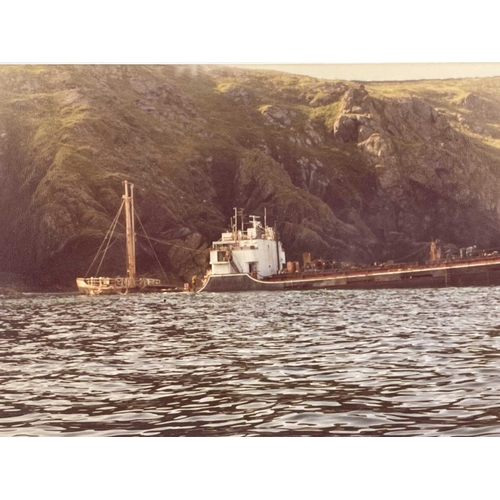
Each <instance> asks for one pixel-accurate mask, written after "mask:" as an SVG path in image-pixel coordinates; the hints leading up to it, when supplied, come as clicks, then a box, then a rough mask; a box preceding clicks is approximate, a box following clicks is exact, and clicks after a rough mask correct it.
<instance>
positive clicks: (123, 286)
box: [76, 181, 177, 295]
mask: <svg viewBox="0 0 500 500" xmlns="http://www.w3.org/2000/svg"><path fill="white" fill-rule="evenodd" d="M123 184H124V187H125V194H124V195H123V201H122V204H121V206H120V209H119V211H118V213H117V215H116V217H115V219H114V220H113V223H112V224H111V227H110V230H109V231H108V234H107V235H106V237H105V238H104V241H103V245H104V243H105V242H106V241H107V246H106V248H105V249H104V251H101V249H99V251H98V253H97V255H96V257H95V258H94V261H93V263H94V262H95V260H96V258H97V257H98V256H99V255H102V258H101V263H102V260H103V259H104V255H105V253H106V251H107V249H108V247H109V242H110V241H111V236H112V235H113V231H114V228H115V227H116V224H117V221H118V219H119V216H120V214H121V212H122V210H123V208H125V239H126V276H125V277H115V278H109V277H102V276H100V277H86V278H76V284H77V286H78V290H79V291H80V292H81V293H86V294H87V295H102V294H127V293H137V292H166V291H173V290H176V289H177V288H176V287H173V286H169V285H166V284H165V283H162V280H160V279H156V278H141V277H137V273H136V256H135V238H136V233H135V211H134V185H133V184H131V183H129V182H128V181H124V182H123ZM103 245H101V248H102V246H103ZM93 263H92V264H91V266H92V265H93Z"/></svg>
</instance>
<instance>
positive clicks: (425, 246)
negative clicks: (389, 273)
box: [394, 243, 430, 262]
mask: <svg viewBox="0 0 500 500" xmlns="http://www.w3.org/2000/svg"><path fill="white" fill-rule="evenodd" d="M428 246H430V243H426V244H425V245H424V246H423V247H421V248H419V249H418V250H415V252H412V253H411V254H409V255H407V256H405V257H402V258H401V259H396V260H394V262H401V261H404V260H406V259H407V258H408V257H411V256H412V255H415V254H417V253H419V252H421V251H422V250H425V249H426V248H427V247H428Z"/></svg>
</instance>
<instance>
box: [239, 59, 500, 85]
mask: <svg viewBox="0 0 500 500" xmlns="http://www.w3.org/2000/svg"><path fill="white" fill-rule="evenodd" d="M234 66H237V67H240V68H249V69H272V70H276V71H284V72H287V73H294V74H299V75H308V76H313V77H315V78H326V79H330V80H364V81H379V80H381V81H388V80H398V81H401V80H420V79H442V78H474V77H488V76H500V63H378V64H377V63H366V64H328V63H320V64H310V63H306V64H272V63H268V64H234Z"/></svg>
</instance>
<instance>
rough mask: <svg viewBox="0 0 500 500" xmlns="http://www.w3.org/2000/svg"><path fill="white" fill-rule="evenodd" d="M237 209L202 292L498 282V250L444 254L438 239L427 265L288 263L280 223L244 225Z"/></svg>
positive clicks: (213, 251)
mask: <svg viewBox="0 0 500 500" xmlns="http://www.w3.org/2000/svg"><path fill="white" fill-rule="evenodd" d="M234 210H235V213H234V217H231V225H230V226H231V230H230V231H226V232H223V233H222V234H221V238H220V239H219V240H218V241H215V242H213V244H212V247H211V250H210V269H209V270H208V272H207V274H206V275H205V277H204V279H203V281H202V285H201V287H200V289H199V290H198V291H199V292H246V291H279V290H317V289H379V288H426V287H427V288H439V287H462V286H490V285H500V255H499V254H498V253H497V252H494V253H493V254H486V253H485V252H481V251H477V249H476V248H475V247H468V248H464V249H461V252H460V255H458V256H453V257H452V256H447V257H445V258H441V252H440V251H439V250H440V247H439V245H437V244H436V242H435V241H433V242H430V243H429V244H428V248H429V259H428V260H427V261H426V262H425V263H424V264H419V263H418V262H414V263H394V262H388V263H384V264H379V265H373V266H349V267H348V268H343V269H334V268H333V267H334V266H333V265H332V263H331V262H325V261H323V260H321V259H316V260H311V258H310V254H308V253H306V254H304V256H303V262H302V263H299V262H296V261H295V262H287V261H286V257H285V252H284V250H283V246H282V244H281V242H280V241H279V238H278V235H277V230H276V228H273V227H268V226H267V221H266V220H264V224H262V223H261V222H260V220H259V219H260V217H257V216H250V218H251V227H249V228H248V229H247V230H245V229H244V224H243V212H242V211H241V210H238V209H234ZM264 218H265V216H264ZM265 219H266V218H265Z"/></svg>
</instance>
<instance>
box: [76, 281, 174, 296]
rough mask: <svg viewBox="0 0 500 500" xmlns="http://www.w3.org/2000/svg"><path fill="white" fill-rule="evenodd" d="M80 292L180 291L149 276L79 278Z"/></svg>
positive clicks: (77, 283)
mask: <svg viewBox="0 0 500 500" xmlns="http://www.w3.org/2000/svg"><path fill="white" fill-rule="evenodd" d="M76 285H77V287H78V291H79V292H80V293H84V294H86V295H127V294H129V293H162V292H174V291H179V290H178V288H177V287H174V286H170V285H165V284H162V283H160V282H159V280H152V279H148V278H138V279H134V280H132V279H131V278H77V279H76Z"/></svg>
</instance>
